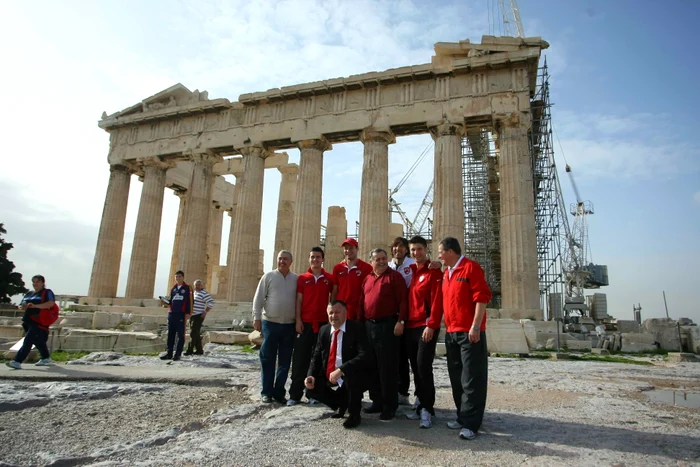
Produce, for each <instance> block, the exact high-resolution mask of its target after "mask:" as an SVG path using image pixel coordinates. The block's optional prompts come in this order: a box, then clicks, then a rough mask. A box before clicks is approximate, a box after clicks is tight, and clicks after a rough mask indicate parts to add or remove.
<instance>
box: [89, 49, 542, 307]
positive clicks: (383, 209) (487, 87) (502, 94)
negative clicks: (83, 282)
mask: <svg viewBox="0 0 700 467" xmlns="http://www.w3.org/2000/svg"><path fill="white" fill-rule="evenodd" d="M547 47H548V44H547V42H545V41H543V40H542V39H541V38H539V37H532V38H509V37H498V38H497V37H493V36H484V37H483V38H482V41H481V43H480V44H474V43H470V42H469V41H468V40H466V41H460V42H458V43H444V42H440V43H437V44H435V48H434V50H435V54H434V56H433V57H432V59H431V62H430V63H426V64H422V65H413V66H406V67H401V68H395V69H391V70H387V71H383V72H371V73H366V74H361V75H354V76H350V77H347V78H335V79H329V80H325V81H318V82H312V83H306V84H300V85H295V86H289V87H281V88H277V89H271V90H268V91H265V92H255V93H250V94H243V95H241V96H240V97H239V99H238V101H236V102H231V101H229V100H228V99H224V98H219V99H209V97H208V94H207V93H206V92H199V91H190V90H189V89H187V88H186V87H185V86H183V85H181V84H176V85H174V86H172V87H170V88H168V89H166V90H164V91H161V92H159V93H157V94H155V95H153V96H151V97H148V98H146V99H144V100H143V101H142V102H139V103H138V104H136V105H133V106H131V107H128V108H126V109H124V110H122V111H120V112H116V113H113V114H111V115H107V114H106V113H105V114H103V116H102V119H101V120H100V122H99V126H100V128H102V129H104V130H105V131H107V132H109V134H110V147H109V155H108V161H109V164H110V171H111V174H110V178H109V185H108V187H107V194H106V198H105V205H104V211H103V215H102V223H101V226H100V232H99V238H98V242H97V248H96V252H95V260H94V264H93V270H92V276H91V280H90V287H89V293H88V295H89V297H93V298H100V297H105V298H106V297H116V295H117V282H118V277H119V264H120V259H121V251H122V244H123V239H124V226H125V219H126V206H127V199H128V192H129V185H130V177H131V175H132V174H137V175H138V176H139V177H140V178H141V179H142V180H143V191H142V195H141V201H140V206H139V212H138V218H137V224H136V231H135V235H134V244H133V249H132V253H131V262H130V266H129V275H128V280H127V287H126V298H133V299H146V298H153V294H154V287H155V271H156V261H157V258H156V256H157V251H158V242H159V237H160V224H161V213H162V208H163V199H164V192H165V188H166V187H167V188H171V189H172V190H174V192H175V194H176V195H177V196H178V197H179V198H180V210H179V215H178V221H177V229H176V233H175V244H174V248H173V257H172V263H171V271H174V270H175V269H183V270H185V271H186V273H187V276H188V277H190V278H194V277H206V278H207V282H209V283H215V284H216V286H214V287H212V288H215V291H216V292H217V294H218V295H219V296H221V297H223V298H225V299H226V300H228V301H230V302H248V301H251V300H252V298H253V293H254V290H255V285H256V284H257V280H258V278H259V277H260V274H261V267H262V265H261V262H260V254H259V245H260V234H261V228H260V220H261V212H262V196H263V175H264V170H265V169H266V168H277V169H278V170H279V171H280V172H282V182H281V187H280V195H279V206H278V219H277V231H276V236H275V248H276V249H281V248H286V249H289V250H290V251H292V252H293V253H295V254H300V255H302V256H303V254H304V253H305V252H308V251H309V250H310V249H311V247H312V246H315V245H317V244H318V243H319V240H320V226H321V217H322V212H321V209H322V198H321V184H322V173H323V159H324V157H325V155H326V154H328V153H329V152H330V151H332V149H333V146H334V145H338V144H341V143H344V142H350V141H360V142H362V144H363V146H364V163H363V168H362V193H361V198H360V214H359V234H358V237H359V238H358V241H359V244H360V253H361V254H362V255H366V253H367V252H369V250H370V249H372V248H374V247H386V246H387V242H388V239H389V235H390V227H389V207H388V198H387V196H388V195H387V193H388V191H389V186H388V154H389V151H390V146H391V144H392V143H394V142H395V141H396V138H397V137H401V136H406V135H413V134H423V133H429V134H430V135H431V136H432V138H433V139H434V141H435V154H434V184H435V194H434V201H433V216H434V219H433V239H441V238H443V237H445V236H453V237H456V238H459V239H464V238H465V227H464V218H465V212H464V205H463V196H462V191H463V182H462V163H461V142H462V138H464V137H465V136H466V135H467V133H468V132H469V133H470V134H472V133H473V132H474V131H482V130H484V129H488V130H489V131H492V132H493V133H495V134H497V139H496V148H497V153H498V162H497V163H498V173H499V190H500V214H499V215H500V226H501V227H500V254H501V289H502V308H501V313H500V316H501V317H503V318H506V317H510V318H535V319H542V311H541V308H540V297H539V286H538V270H537V240H536V228H535V217H534V200H533V174H532V173H533V172H532V167H531V164H530V156H529V150H530V149H529V136H528V132H529V131H530V126H531V121H532V118H531V113H532V109H531V108H530V100H531V97H532V95H533V93H534V90H535V81H536V77H537V68H538V63H539V59H540V55H541V51H542V50H543V49H546V48H547ZM290 148H298V149H299V150H300V161H299V164H298V166H297V165H296V164H289V163H288V156H287V154H286V153H284V150H286V149H290ZM224 174H233V175H234V176H235V180H236V183H235V185H233V184H231V183H228V182H227V181H225V180H224V178H223V177H222V175H224ZM331 210H332V212H333V213H334V214H333V215H334V219H333V220H331V219H330V218H329V221H328V231H327V235H326V245H327V248H328V250H329V251H330V250H331V249H338V250H339V247H340V245H339V243H340V239H341V238H344V237H345V235H346V234H347V232H346V231H344V230H347V224H346V223H345V222H344V220H343V218H344V210H343V209H342V208H340V207H332V208H331ZM224 211H226V212H227V213H228V214H229V216H231V231H230V236H229V245H228V251H227V264H226V265H224V266H220V265H219V264H218V262H219V261H218V258H219V254H220V248H221V238H222V232H221V230H222V220H223V213H224ZM336 243H337V244H336ZM329 257H330V255H329ZM336 258H337V256H336ZM302 263H303V261H299V262H297V264H295V266H297V268H302V269H305V267H304V265H303V264H302ZM234 266H235V267H234Z"/></svg>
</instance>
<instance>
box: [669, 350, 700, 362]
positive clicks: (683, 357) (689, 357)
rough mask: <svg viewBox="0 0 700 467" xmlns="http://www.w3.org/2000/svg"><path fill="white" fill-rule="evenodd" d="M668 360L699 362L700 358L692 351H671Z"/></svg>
mask: <svg viewBox="0 0 700 467" xmlns="http://www.w3.org/2000/svg"><path fill="white" fill-rule="evenodd" d="M668 361H669V363H681V362H693V363H697V362H698V361H700V360H698V358H697V357H696V356H695V354H692V353H687V352H669V353H668Z"/></svg>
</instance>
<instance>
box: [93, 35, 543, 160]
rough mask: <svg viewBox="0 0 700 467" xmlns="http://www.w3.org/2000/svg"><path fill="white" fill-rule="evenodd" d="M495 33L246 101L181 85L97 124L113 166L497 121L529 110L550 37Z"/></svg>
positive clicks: (249, 96)
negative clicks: (392, 65)
mask: <svg viewBox="0 0 700 467" xmlns="http://www.w3.org/2000/svg"><path fill="white" fill-rule="evenodd" d="M484 40H488V37H487V36H485V37H484ZM490 41H491V42H493V44H488V43H483V44H469V43H468V42H460V43H457V44H446V43H439V44H437V45H436V54H437V55H436V56H435V57H433V63H429V64H424V65H417V66H410V67H402V68H396V69H392V70H387V71H384V72H372V73H366V74H361V75H355V76H351V77H348V78H336V79H331V80H326V81H319V82H315V83H307V84H301V85H297V86H289V87H283V88H279V89H272V90H269V91H266V92H257V93H250V94H243V95H241V96H240V98H239V102H229V101H228V100H227V99H215V100H201V99H202V96H203V95H204V94H205V93H198V92H197V91H195V92H194V93H192V92H190V91H189V90H187V88H185V87H184V86H182V85H181V84H177V85H175V86H173V87H171V88H169V89H166V90H165V91H163V92H161V93H158V94H156V95H154V96H152V97H150V98H148V99H146V100H144V102H143V103H142V104H141V105H135V106H132V107H130V108H128V109H125V110H124V111H121V112H117V113H115V114H112V115H110V116H104V115H103V117H105V118H103V119H102V120H101V121H100V122H99V125H100V127H101V128H103V129H105V130H107V131H109V132H110V133H111V134H112V139H111V144H110V154H109V161H110V163H112V164H115V163H122V162H123V161H129V160H134V159H139V158H149V157H160V158H169V157H171V158H175V159H186V157H183V153H187V152H190V151H194V152H201V151H206V150H210V151H213V152H215V153H217V154H219V155H222V156H226V155H231V154H239V153H240V152H239V151H238V149H239V148H242V147H247V146H250V145H255V144H263V145H265V146H266V147H271V148H279V149H285V148H293V147H296V146H297V143H298V142H299V141H302V140H307V139H320V138H322V137H325V138H326V139H327V140H328V141H329V142H330V143H337V142H346V141H358V140H359V138H360V133H361V132H362V130H364V129H365V128H369V127H374V128H378V129H385V130H391V131H392V132H393V133H394V134H395V135H397V136H401V135H407V134H419V133H426V132H427V131H428V128H429V127H430V126H435V125H438V124H440V123H443V122H445V121H448V122H451V123H465V121H469V122H470V124H477V125H478V124H491V123H492V118H493V116H494V115H499V114H509V113H511V112H513V111H514V110H515V111H521V112H527V111H529V98H530V96H531V94H532V93H534V90H535V89H534V82H535V79H536V70H537V63H538V60H539V55H540V52H541V50H542V49H543V48H546V47H548V44H547V43H546V42H544V41H542V40H541V39H539V38H527V39H512V38H492V39H491V40H490ZM504 49H505V50H504ZM469 55H473V56H469ZM188 93H189V95H188ZM195 94H197V95H198V96H199V97H198V99H200V100H196V99H195V97H194V95H195ZM160 103H162V105H163V106H162V107H160V106H158V105H157V104H160ZM153 105H156V108H155V109H153V108H152V106H153ZM144 109H146V110H145V111H144Z"/></svg>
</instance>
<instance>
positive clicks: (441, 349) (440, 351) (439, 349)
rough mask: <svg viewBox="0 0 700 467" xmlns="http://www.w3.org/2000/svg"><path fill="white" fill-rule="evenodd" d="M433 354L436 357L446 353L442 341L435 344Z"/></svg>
mask: <svg viewBox="0 0 700 467" xmlns="http://www.w3.org/2000/svg"><path fill="white" fill-rule="evenodd" d="M435 355H436V356H438V357H444V356H446V355H447V349H446V348H445V343H444V342H438V343H437V345H436V346H435Z"/></svg>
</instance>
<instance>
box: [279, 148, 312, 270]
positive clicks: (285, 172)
mask: <svg viewBox="0 0 700 467" xmlns="http://www.w3.org/2000/svg"><path fill="white" fill-rule="evenodd" d="M302 157H303V156H302ZM277 169H278V170H279V171H280V173H281V174H282V180H281V182H280V198H279V202H278V204H277V228H276V229H275V249H274V251H273V254H272V256H273V258H272V268H273V269H275V268H277V253H278V252H279V251H280V250H290V251H294V250H293V248H292V229H293V227H294V217H295V207H296V203H297V177H298V175H299V166H298V165H296V164H287V165H285V166H283V167H278V168H277ZM320 229H321V227H320V221H319V230H320ZM292 254H294V255H296V253H292ZM293 264H296V263H293Z"/></svg>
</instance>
